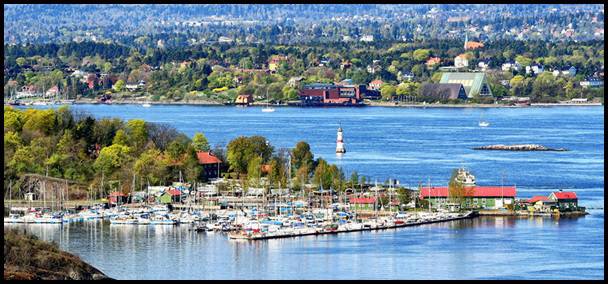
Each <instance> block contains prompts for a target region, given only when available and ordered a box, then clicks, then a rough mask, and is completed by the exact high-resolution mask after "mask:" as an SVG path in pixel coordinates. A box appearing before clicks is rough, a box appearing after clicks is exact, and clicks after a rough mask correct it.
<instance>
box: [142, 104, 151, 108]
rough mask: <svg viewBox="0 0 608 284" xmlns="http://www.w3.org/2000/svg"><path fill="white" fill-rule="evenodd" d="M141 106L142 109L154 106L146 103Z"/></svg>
mask: <svg viewBox="0 0 608 284" xmlns="http://www.w3.org/2000/svg"><path fill="white" fill-rule="evenodd" d="M141 106H142V107H151V106H152V105H151V104H149V103H144V104H142V105H141Z"/></svg>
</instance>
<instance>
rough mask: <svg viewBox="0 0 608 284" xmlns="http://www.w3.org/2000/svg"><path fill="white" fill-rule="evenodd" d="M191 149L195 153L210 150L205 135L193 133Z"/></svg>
mask: <svg viewBox="0 0 608 284" xmlns="http://www.w3.org/2000/svg"><path fill="white" fill-rule="evenodd" d="M192 147H194V150H196V151H197V152H207V151H209V150H210V147H209V141H207V137H205V134H203V133H201V132H196V133H194V137H192Z"/></svg>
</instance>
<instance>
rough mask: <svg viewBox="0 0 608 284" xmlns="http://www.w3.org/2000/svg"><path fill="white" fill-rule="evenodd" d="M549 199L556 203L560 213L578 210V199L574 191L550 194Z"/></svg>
mask: <svg viewBox="0 0 608 284" xmlns="http://www.w3.org/2000/svg"><path fill="white" fill-rule="evenodd" d="M549 199H550V200H553V201H555V202H556V203H557V207H559V210H560V211H563V210H576V209H578V197H577V196H576V192H574V191H561V190H560V191H556V192H551V194H549Z"/></svg>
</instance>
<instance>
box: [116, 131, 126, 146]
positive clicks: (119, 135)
mask: <svg viewBox="0 0 608 284" xmlns="http://www.w3.org/2000/svg"><path fill="white" fill-rule="evenodd" d="M112 144H120V145H124V146H129V137H127V134H126V133H125V131H124V130H122V129H118V131H116V135H114V139H112Z"/></svg>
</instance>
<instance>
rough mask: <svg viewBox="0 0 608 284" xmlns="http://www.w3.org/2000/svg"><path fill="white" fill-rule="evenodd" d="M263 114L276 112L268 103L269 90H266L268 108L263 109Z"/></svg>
mask: <svg viewBox="0 0 608 284" xmlns="http://www.w3.org/2000/svg"><path fill="white" fill-rule="evenodd" d="M262 112H274V108H273V107H271V106H270V105H269V103H268V89H266V107H264V108H263V109H262Z"/></svg>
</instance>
